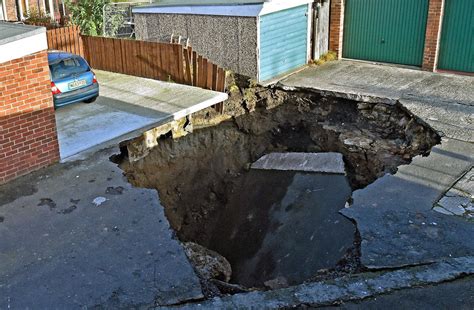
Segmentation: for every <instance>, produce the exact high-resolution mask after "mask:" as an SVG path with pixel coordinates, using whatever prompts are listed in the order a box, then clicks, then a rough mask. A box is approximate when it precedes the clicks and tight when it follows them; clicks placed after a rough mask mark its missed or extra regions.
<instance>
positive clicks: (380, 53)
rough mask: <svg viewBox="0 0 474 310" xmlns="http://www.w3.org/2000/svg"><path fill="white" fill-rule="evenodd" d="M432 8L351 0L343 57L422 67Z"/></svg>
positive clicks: (420, 2)
mask: <svg viewBox="0 0 474 310" xmlns="http://www.w3.org/2000/svg"><path fill="white" fill-rule="evenodd" d="M468 1H472V0H466V2H468ZM428 5H429V0H347V1H346V4H345V12H344V36H343V50H342V56H343V57H344V58H351V59H360V60H368V61H377V62H386V63H394V64H403V65H410V66H419V67H421V65H422V63H423V51H424V43H425V33H426V25H427V17H428ZM471 12H472V11H471ZM471 33H472V32H471ZM466 35H467V34H466Z"/></svg>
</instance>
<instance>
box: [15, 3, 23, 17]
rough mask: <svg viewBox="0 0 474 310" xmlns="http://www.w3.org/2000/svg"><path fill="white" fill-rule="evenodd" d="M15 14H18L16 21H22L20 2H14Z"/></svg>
mask: <svg viewBox="0 0 474 310" xmlns="http://www.w3.org/2000/svg"><path fill="white" fill-rule="evenodd" d="M16 12H17V14H18V16H17V17H18V20H19V21H22V20H23V7H22V5H21V2H20V0H16Z"/></svg>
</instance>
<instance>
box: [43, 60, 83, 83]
mask: <svg viewBox="0 0 474 310" xmlns="http://www.w3.org/2000/svg"><path fill="white" fill-rule="evenodd" d="M49 70H50V71H51V78H52V79H53V80H60V79H64V78H67V77H70V76H72V75H75V74H80V73H84V72H87V71H89V66H88V65H87V63H86V62H85V60H84V59H82V58H79V57H71V58H65V59H61V60H59V61H57V62H54V63H52V64H50V65H49Z"/></svg>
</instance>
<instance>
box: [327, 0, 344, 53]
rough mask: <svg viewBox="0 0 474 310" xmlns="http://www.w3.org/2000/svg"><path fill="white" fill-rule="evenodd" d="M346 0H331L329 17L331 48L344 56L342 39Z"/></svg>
mask: <svg viewBox="0 0 474 310" xmlns="http://www.w3.org/2000/svg"><path fill="white" fill-rule="evenodd" d="M344 1H345V0H331V9H330V17H329V49H330V50H331V51H333V52H336V54H337V57H338V58H341V57H342V39H343V34H344Z"/></svg>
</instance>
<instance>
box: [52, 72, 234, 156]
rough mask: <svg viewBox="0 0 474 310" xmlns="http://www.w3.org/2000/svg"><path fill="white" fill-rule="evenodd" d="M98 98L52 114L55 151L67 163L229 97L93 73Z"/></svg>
mask: <svg viewBox="0 0 474 310" xmlns="http://www.w3.org/2000/svg"><path fill="white" fill-rule="evenodd" d="M95 73H96V75H97V79H98V80H99V83H100V96H99V98H98V99H97V101H96V102H94V103H92V104H85V103H78V104H73V105H69V106H65V107H63V108H60V109H58V110H57V111H56V123H57V128H58V137H59V149H60V153H61V159H62V160H65V159H67V158H69V157H71V156H73V155H76V154H78V153H81V152H83V151H86V150H89V151H93V150H98V149H100V148H104V147H107V146H110V145H113V144H117V143H118V142H120V141H123V140H125V139H127V138H132V137H134V136H137V135H139V134H141V133H143V132H144V131H146V130H148V129H151V128H154V127H157V126H159V125H161V124H163V123H166V122H169V121H170V120H176V119H180V118H182V117H185V116H187V115H189V114H191V113H193V112H196V111H199V110H202V109H204V108H207V107H210V106H212V105H215V104H217V103H219V102H223V101H225V100H226V99H227V94H225V93H219V92H214V91H210V90H205V89H201V88H197V87H191V86H186V85H181V84H175V83H166V82H161V81H156V80H151V79H145V78H139V77H135V76H130V75H124V74H117V73H111V72H107V71H98V70H97V71H95Z"/></svg>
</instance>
